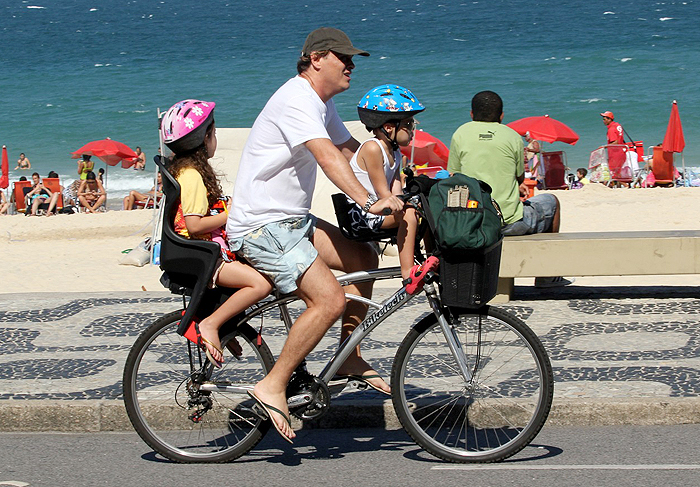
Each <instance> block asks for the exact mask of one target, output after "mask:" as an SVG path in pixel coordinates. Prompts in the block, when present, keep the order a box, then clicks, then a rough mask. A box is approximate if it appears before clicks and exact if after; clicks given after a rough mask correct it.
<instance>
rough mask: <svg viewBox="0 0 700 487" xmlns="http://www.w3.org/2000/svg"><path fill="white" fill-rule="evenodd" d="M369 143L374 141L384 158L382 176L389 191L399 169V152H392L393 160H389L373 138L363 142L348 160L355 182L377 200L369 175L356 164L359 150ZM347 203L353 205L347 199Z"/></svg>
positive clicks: (380, 145)
mask: <svg viewBox="0 0 700 487" xmlns="http://www.w3.org/2000/svg"><path fill="white" fill-rule="evenodd" d="M371 141H374V142H375V143H376V144H377V145H379V149H380V150H381V151H382V156H383V158H384V175H385V176H386V183H387V184H388V185H389V190H391V186H392V184H393V182H394V179H396V173H397V172H398V170H399V169H400V168H401V151H400V150H398V149H397V150H396V151H394V153H393V154H392V155H393V158H392V159H391V160H390V159H389V156H388V155H387V153H386V152H385V151H384V146H383V144H382V143H381V142H380V141H379V139H377V138H374V137H373V138H371V139H367V140H365V141H364V142H363V143H362V145H361V146H360V148H359V149H357V151H356V152H355V154H354V155H353V156H352V159H350V167H351V168H352V172H354V173H355V177H356V178H357V180H358V181H359V182H360V184H362V186H364V188H365V189H366V190H367V193H369V194H371V195H372V196H374V197H375V198H377V199H379V195H378V194H377V192H376V190H375V189H374V187H373V186H372V181H371V180H370V178H369V173H368V172H367V171H365V170H364V169H362V168H360V166H358V164H357V154H359V153H360V149H361V148H362V146H364V145H365V144H366V143H368V142H371ZM348 201H350V202H351V203H354V201H352V200H350V199H348Z"/></svg>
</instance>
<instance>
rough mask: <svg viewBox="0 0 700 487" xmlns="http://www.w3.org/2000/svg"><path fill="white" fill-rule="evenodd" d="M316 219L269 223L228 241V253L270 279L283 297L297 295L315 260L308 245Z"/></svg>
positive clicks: (313, 217)
mask: <svg viewBox="0 0 700 487" xmlns="http://www.w3.org/2000/svg"><path fill="white" fill-rule="evenodd" d="M315 230H316V217H315V216H313V215H307V216H305V217H299V218H289V219H287V220H281V221H278V222H272V223H268V224H267V225H263V226H262V227H260V228H258V229H257V230H254V231H252V232H250V233H248V234H246V235H244V236H243V237H240V238H236V239H231V240H229V245H230V247H231V249H237V252H238V254H239V255H240V256H241V257H243V258H244V259H245V260H247V261H248V263H250V265H251V266H253V268H254V269H255V270H257V271H258V272H260V273H262V274H264V275H266V276H267V277H269V278H270V279H271V280H272V282H274V284H275V286H276V287H277V290H278V291H279V292H280V293H282V294H288V293H291V292H294V291H296V289H297V279H299V278H300V277H301V275H302V274H304V272H306V270H307V269H308V268H309V267H311V264H313V262H314V261H315V260H316V257H318V252H317V251H316V248H315V247H314V246H313V244H312V243H311V236H312V235H313V234H314V231H315Z"/></svg>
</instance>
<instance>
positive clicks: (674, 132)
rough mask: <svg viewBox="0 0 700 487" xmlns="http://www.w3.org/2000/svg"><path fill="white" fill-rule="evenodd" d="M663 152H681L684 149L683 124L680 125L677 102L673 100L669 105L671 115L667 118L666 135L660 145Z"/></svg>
mask: <svg viewBox="0 0 700 487" xmlns="http://www.w3.org/2000/svg"><path fill="white" fill-rule="evenodd" d="M661 147H662V148H663V150H664V152H683V149H685V137H683V126H682V125H681V116H680V115H679V113H678V103H676V100H673V106H672V107H671V117H670V118H669V119H668V127H666V136H665V137H664V142H663V144H662V145H661Z"/></svg>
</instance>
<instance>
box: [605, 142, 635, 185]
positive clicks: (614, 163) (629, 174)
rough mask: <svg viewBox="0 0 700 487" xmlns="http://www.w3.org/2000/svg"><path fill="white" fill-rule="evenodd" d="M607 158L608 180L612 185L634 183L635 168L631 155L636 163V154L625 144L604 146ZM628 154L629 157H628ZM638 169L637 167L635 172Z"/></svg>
mask: <svg viewBox="0 0 700 487" xmlns="http://www.w3.org/2000/svg"><path fill="white" fill-rule="evenodd" d="M605 150H606V153H607V158H608V169H609V170H610V180H611V182H612V183H613V184H616V185H617V184H620V183H624V184H630V183H631V182H632V181H634V176H635V172H637V171H635V168H634V165H633V163H632V159H633V158H632V157H630V156H632V155H634V156H635V157H634V160H635V161H636V153H635V152H631V151H630V148H629V147H628V146H627V145H625V144H608V145H606V146H605ZM628 154H629V155H628ZM638 169H639V167H638V166H637V170H638Z"/></svg>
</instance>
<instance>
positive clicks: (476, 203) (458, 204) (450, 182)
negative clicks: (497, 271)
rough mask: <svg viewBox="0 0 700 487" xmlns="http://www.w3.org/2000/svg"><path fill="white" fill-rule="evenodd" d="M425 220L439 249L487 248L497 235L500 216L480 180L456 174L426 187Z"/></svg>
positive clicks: (487, 190)
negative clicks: (427, 191)
mask: <svg viewBox="0 0 700 487" xmlns="http://www.w3.org/2000/svg"><path fill="white" fill-rule="evenodd" d="M428 204H429V206H430V212H429V216H430V217H432V218H429V220H433V221H432V222H430V221H429V223H430V225H431V227H432V228H433V233H434V234H435V240H436V243H437V245H438V247H439V248H440V249H441V250H470V249H481V248H485V247H490V246H491V245H493V244H495V243H496V242H498V240H500V238H501V227H502V226H503V216H502V214H501V210H500V208H498V205H497V203H496V202H495V201H494V200H493V199H492V198H491V187H490V186H489V185H488V184H486V183H485V182H483V181H479V180H478V179H474V178H470V177H469V176H465V175H464V174H459V173H456V174H455V175H454V176H452V177H449V178H445V179H441V180H439V181H438V182H437V183H436V184H434V185H433V186H432V188H430V193H429V195H428Z"/></svg>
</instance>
